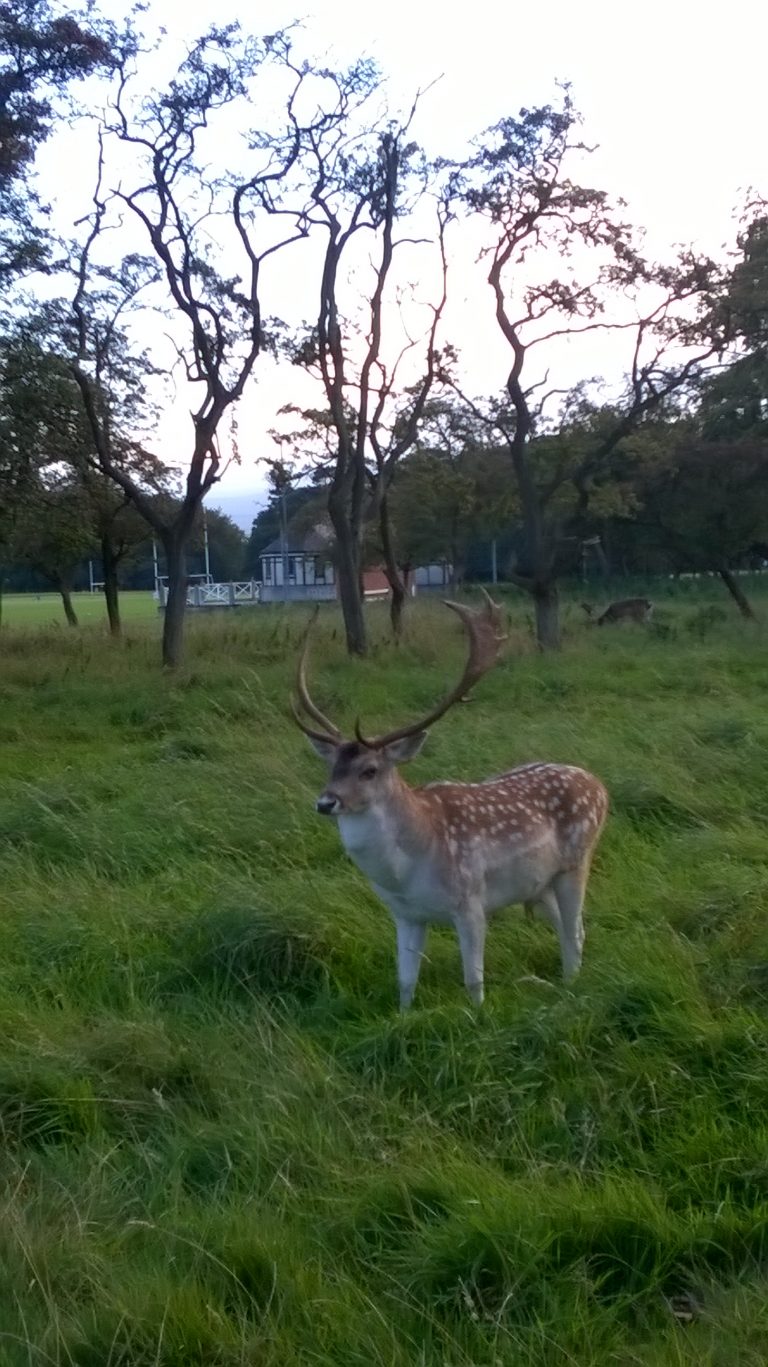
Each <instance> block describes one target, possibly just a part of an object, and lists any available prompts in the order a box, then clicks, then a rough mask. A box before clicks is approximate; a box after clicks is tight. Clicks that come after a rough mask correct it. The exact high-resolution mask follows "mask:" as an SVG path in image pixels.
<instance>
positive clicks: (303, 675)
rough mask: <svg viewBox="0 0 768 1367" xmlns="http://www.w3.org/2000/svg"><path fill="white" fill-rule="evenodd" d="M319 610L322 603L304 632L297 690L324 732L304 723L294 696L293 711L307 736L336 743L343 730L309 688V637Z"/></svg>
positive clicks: (317, 607)
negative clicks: (314, 701) (321, 706)
mask: <svg viewBox="0 0 768 1367" xmlns="http://www.w3.org/2000/svg"><path fill="white" fill-rule="evenodd" d="M319 611H320V605H319V604H318V605H317V606H316V607H315V610H314V612H313V613H312V616H311V617H310V619H309V622H308V623H307V629H306V631H305V632H304V642H303V645H302V650H301V655H300V656H299V664H298V668H297V670H296V692H297V693H298V695H299V702H300V703H301V706H302V707H303V709H304V711H305V712H306V714H307V716H308V717H311V718H312V720H313V721H316V722H317V724H318V726H321V727H322V728H323V731H322V734H321V733H320V732H318V731H312V730H310V729H309V728H308V727H307V726H306V725H305V724H304V722H303V721H302V719H301V713H300V712H299V709H298V708H297V706H296V703H295V701H294V699H293V698H291V710H292V712H293V715H294V717H295V718H296V721H297V722H298V724H299V726H300V727H301V729H302V731H303V732H304V734H305V735H306V736H311V737H312V739H313V740H329V741H333V742H334V743H338V742H339V741H340V740H341V739H342V735H341V731H340V730H339V728H338V726H334V724H333V722H332V721H329V719H328V717H326V716H325V714H324V713H323V712H321V711H320V708H319V707H316V706H315V704H314V703H313V701H312V699H311V697H310V696H309V689H308V687H307V656H308V654H309V638H310V635H311V632H312V628H313V626H314V625H315V622H316V621H317V616H318V613H319Z"/></svg>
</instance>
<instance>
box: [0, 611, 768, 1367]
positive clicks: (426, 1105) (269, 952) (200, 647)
mask: <svg viewBox="0 0 768 1367" xmlns="http://www.w3.org/2000/svg"><path fill="white" fill-rule="evenodd" d="M512 601H513V600H510V602H512ZM27 607H29V609H30V611H32V610H33V609H32V605H31V604H29V605H22V607H21V608H19V610H18V615H15V614H16V613H17V609H16V606H15V605H14V604H13V602H11V601H9V603H8V604H7V610H6V621H7V623H9V625H8V627H7V628H6V627H4V628H3V631H2V634H0V700H1V702H2V706H1V708H0V769H1V772H2V782H1V783H0V888H1V889H2V891H1V892H0V899H1V902H2V917H0V1023H1V1025H2V1034H3V1041H4V1042H3V1048H2V1052H1V1053H0V1133H1V1134H2V1148H1V1149H0V1164H1V1165H2V1191H3V1196H2V1220H1V1221H0V1266H1V1271H0V1365H1V1367H6V1364H7V1365H8V1367H37V1364H57V1367H118V1365H119V1367H198V1365H199V1367H257V1365H258V1367H289V1365H290V1364H294V1363H296V1364H329V1367H330V1364H333V1365H334V1367H337V1365H338V1367H419V1365H421V1367H512V1365H513V1364H514V1365H516V1364H530V1365H531V1367H542V1365H543V1367H547V1365H548V1364H574V1365H575V1367H590V1365H591V1364H619V1367H630V1364H638V1365H640V1364H641V1365H642V1367H662V1364H663V1365H664V1367H667V1364H675V1367H678V1365H680V1367H682V1365H683V1364H685V1365H686V1367H735V1365H736V1364H738V1365H739V1367H746V1365H748V1364H753V1365H754V1367H758V1364H760V1367H763V1364H764V1363H765V1362H766V1360H768V1263H766V1257H767V1256H768V1029H767V1025H768V1014H767V1013H768V841H767V840H766V820H767V819H768V765H766V753H767V750H768V706H767V704H768V668H767V664H768V638H767V637H766V633H765V631H764V630H763V629H762V628H761V627H759V626H757V627H750V626H748V625H745V624H743V623H741V622H740V621H739V620H738V619H737V618H736V616H735V615H734V613H733V611H732V609H731V607H730V605H729V604H728V603H727V602H726V601H725V600H723V599H720V598H719V596H718V594H717V589H716V588H714V587H711V586H709V587H708V586H704V587H702V588H700V589H697V590H696V591H695V593H694V592H693V591H692V592H690V593H689V592H687V591H686V592H685V593H684V594H681V595H680V596H674V595H671V596H670V597H669V598H668V599H665V600H664V602H663V603H662V605H661V606H660V608H659V612H658V620H657V622H656V624H655V625H654V626H653V627H652V629H651V630H650V631H647V632H646V631H644V630H642V629H637V628H632V627H629V628H626V629H618V630H613V631H609V630H606V631H596V630H593V629H589V628H587V627H585V626H584V625H583V623H582V622H581V621H580V620H579V614H578V609H577V607H576V606H575V605H574V606H572V607H570V608H569V609H568V610H567V613H566V625H567V628H568V634H567V639H566V644H565V649H564V651H563V653H562V655H561V656H560V657H559V658H556V659H554V658H553V659H544V658H539V657H537V656H536V654H535V653H533V652H532V651H531V650H530V647H529V646H528V644H527V639H526V633H525V631H524V622H523V610H522V609H521V608H520V607H519V606H518V605H517V603H516V602H515V603H514V614H515V623H516V625H515V629H514V630H513V633H512V640H511V651H510V655H509V657H508V659H507V660H506V662H505V663H504V664H503V666H502V667H500V668H499V669H498V670H497V671H496V672H495V674H493V675H492V676H490V677H489V678H488V679H486V680H485V681H484V682H483V684H482V685H481V686H480V687H479V688H478V689H477V692H476V696H475V701H474V702H473V704H472V705H471V706H468V707H463V708H459V709H457V710H456V711H455V713H453V714H452V715H450V716H449V717H447V718H445V719H444V720H443V721H442V722H441V723H440V724H439V725H438V726H436V727H435V729H434V732H433V733H432V737H431V739H430V742H429V743H428V745H427V746H426V747H425V750H424V752H423V754H422V755H421V756H420V757H419V759H418V760H417V761H416V762H415V763H414V764H413V765H412V766H411V769H410V773H409V777H410V778H412V779H413V780H414V781H417V782H418V781H427V780H429V779H431V778H438V777H448V776H456V777H468V778H469V777H475V778H479V777H483V776H487V775H489V774H491V773H493V772H495V771H499V770H501V769H504V768H507V767H509V766H511V765H512V764H514V763H516V762H521V761H523V760H526V759H533V758H537V757H538V758H551V759H558V760H563V761H574V762H577V763H581V764H584V765H586V766H588V767H590V768H592V769H594V771H595V772H596V773H597V774H599V775H600V776H601V777H602V778H603V779H604V781H605V782H606V783H607V785H608V787H609V789H610V792H611V795H612V801H613V814H612V817H611V819H610V822H609V825H608V827H607V830H606V834H605V836H604V839H603V842H602V845H601V847H600V851H599V855H598V858H597V860H596V863H595V868H594V872H593V877H592V881H591V885H590V895H589V899H588V906H587V944H586V950H585V964H584V969H583V972H582V975H581V977H580V978H579V979H578V980H577V983H576V984H575V986H574V987H573V988H572V989H567V988H565V987H563V985H562V984H561V983H560V981H559V954H558V950H557V945H556V942H555V938H554V936H553V935H552V933H551V931H550V930H549V929H548V928H547V927H545V926H542V925H540V924H534V925H531V924H529V923H528V922H527V921H526V920H525V919H524V918H523V917H522V915H521V914H520V912H519V910H513V911H511V912H510V913H508V914H507V915H506V916H505V917H503V918H502V919H501V920H500V921H499V922H497V923H496V924H495V925H494V926H493V927H492V929H491V932H490V935H489V944H488V956H487V977H488V1004H487V1006H486V1007H485V1008H484V1009H483V1010H482V1012H480V1013H473V1012H472V1011H471V1010H470V1009H469V1008H468V1006H467V1003H466V1001H465V996H464V991H463V988H462V985H461V973H460V965H459V955H458V949H457V946H456V944H455V942H454V940H453V938H452V936H450V935H448V934H447V933H437V932H433V933H432V937H431V939H430V958H429V962H428V964H427V965H426V967H425V971H424V974H423V979H422V982H421V984H420V988H419V992H418V995H417V1001H416V1006H415V1008H414V1009H413V1011H412V1012H411V1013H410V1014H409V1015H407V1016H405V1017H400V1016H399V1015H398V1013H397V1010H396V999H397V993H396V983H395V963H394V936H393V931H392V929H391V927H390V923H389V920H388V917H387V914H386V913H385V911H384V910H383V908H381V907H380V906H379V904H378V903H377V902H376V900H375V898H374V897H373V895H372V894H371V893H370V892H369V890H368V888H367V886H366V884H365V883H364V882H363V880H362V879H361V878H360V877H359V876H358V875H357V873H356V872H355V870H354V869H353V868H352V867H351V866H350V865H349V864H348V863H347V861H346V859H345V857H344V855H343V853H342V850H341V847H340V844H339V841H338V837H337V833H336V831H335V830H334V828H333V825H332V823H330V822H327V821H323V820H322V819H320V818H318V817H317V816H316V815H315V813H314V810H313V802H314V797H315V795H316V793H317V792H318V791H319V789H320V787H321V786H322V783H323V778H324V775H323V769H322V766H321V764H320V762H319V761H318V760H317V759H316V757H314V756H313V754H312V753H311V752H310V749H309V747H308V746H307V744H306V742H305V740H304V739H303V738H302V737H301V736H300V734H299V733H298V731H297V730H296V728H295V727H294V726H293V724H292V723H291V721H290V720H289V719H288V718H287V716H286V707H285V702H286V695H287V690H288V688H289V684H290V680H291V675H292V670H293V665H294V659H295V650H296V641H297V639H298V635H299V631H300V629H301V626H302V625H303V622H304V621H305V619H306V615H305V613H303V612H298V611H296V612H294V613H293V614H291V613H283V612H280V611H275V612H272V611H268V610H265V611H263V612H262V611H254V612H253V613H250V614H247V615H246V614H245V613H242V614H237V615H233V616H232V617H229V616H226V617H225V616H222V617H218V618H216V619H215V620H206V621H200V622H194V623H193V624H192V625H191V630H190V642H189V660H188V665H187V667H186V669H185V670H184V671H183V673H182V674H181V675H180V677H178V678H177V679H175V680H171V679H169V678H167V677H164V676H163V675H162V674H161V672H160V670H159V667H158V663H157V655H158V641H157V625H156V622H155V624H154V626H153V627H152V628H150V627H149V626H142V625H141V624H140V623H138V622H137V624H136V625H134V626H132V627H130V629H129V632H128V635H127V638H126V639H125V641H123V642H120V643H113V642H110V641H109V640H107V639H106V637H105V635H104V632H103V628H102V627H101V625H98V626H97V625H93V626H85V627H84V628H83V629H82V630H81V631H70V630H64V629H62V628H61V627H59V626H56V627H51V628H48V627H46V626H45V623H46V622H47V621H49V620H50V618H46V617H45V616H44V615H43V616H42V617H40V618H37V619H35V618H32V617H30V616H27V615H26V609H27ZM762 607H763V612H764V614H765V615H766V616H768V600H763V604H762ZM125 615H126V619H127V618H128V616H129V613H128V611H126V614H125ZM151 616H152V614H151V613H150V614H149V617H150V618H151ZM371 617H372V621H373V622H374V623H375V633H376V634H377V644H376V647H375V649H374V651H373V654H372V657H371V658H370V659H369V660H367V661H365V662H362V663H361V662H349V661H348V660H346V659H345V657H344V655H343V651H342V644H341V640H340V639H339V635H338V621H337V618H336V616H335V614H334V613H333V612H328V613H327V614H326V615H325V616H324V618H323V623H324V626H323V627H322V630H321V638H320V640H319V641H318V647H317V650H316V651H315V657H314V664H313V670H314V674H313V677H314V678H315V679H316V681H317V684H316V693H317V695H318V701H322V703H323V705H324V706H325V707H327V709H328V710H330V711H331V712H333V713H334V714H339V715H340V716H342V717H344V718H345V719H346V720H347V722H351V721H352V720H353V719H354V717H355V715H356V713H357V711H358V710H359V711H360V714H361V717H362V719H363V723H364V724H365V722H369V723H373V724H374V725H378V724H383V723H385V722H387V721H393V722H394V721H395V720H396V719H399V718H403V719H405V718H407V717H408V716H410V715H413V714H414V713H415V712H417V711H419V710H421V709H423V708H426V707H427V705H428V704H429V703H430V702H431V701H432V700H433V699H434V698H435V696H436V695H437V694H439V693H440V692H441V690H442V689H443V688H444V687H445V685H446V683H447V682H448V681H449V679H450V678H451V677H452V675H453V673H454V671H455V670H456V669H457V667H458V665H459V661H460V652H461V638H460V634H459V632H458V630H457V626H456V623H455V621H454V620H453V619H452V618H450V616H449V614H448V613H447V612H446V611H445V610H443V609H441V608H439V607H438V606H437V605H433V604H417V607H416V610H415V612H414V616H413V619H412V623H411V627H410V635H409V640H408V642H407V643H406V644H405V645H404V646H403V647H402V648H401V649H400V650H399V651H394V650H392V649H391V648H389V647H388V646H386V645H385V644H384V642H383V636H382V639H381V640H379V635H381V634H383V623H384V614H381V613H379V614H376V613H375V612H374V611H372V614H371ZM14 621H16V622H18V623H23V622H25V621H26V622H27V623H28V624H31V625H28V626H26V627H22V626H21V625H19V626H14ZM35 623H37V626H36V625H35ZM526 974H529V975H530V974H536V975H538V976H539V977H542V978H546V979H549V980H550V981H551V984H552V985H551V986H547V985H537V984H531V983H527V984H526V983H521V982H520V981H519V979H520V978H521V977H522V976H523V975H526ZM680 1298H681V1299H680ZM691 1316H692V1318H690V1317H691Z"/></svg>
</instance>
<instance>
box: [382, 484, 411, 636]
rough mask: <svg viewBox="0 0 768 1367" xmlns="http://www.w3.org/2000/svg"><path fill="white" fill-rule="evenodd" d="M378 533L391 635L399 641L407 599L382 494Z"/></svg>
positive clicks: (385, 500)
mask: <svg viewBox="0 0 768 1367" xmlns="http://www.w3.org/2000/svg"><path fill="white" fill-rule="evenodd" d="M379 531H380V534H381V545H382V549H383V551H384V573H385V574H386V576H387V583H388V584H389V590H390V594H391V597H390V600H389V620H390V622H391V623H392V634H393V636H394V638H395V640H396V641H399V640H400V637H401V636H402V633H403V611H404V609H405V603H406V598H407V589H406V584H405V579H404V578H403V575H402V573H401V571H400V566H399V565H398V563H397V555H396V553H395V543H394V537H393V535H392V524H391V522H390V519H389V504H388V502H387V496H386V494H382V496H381V500H380V502H379Z"/></svg>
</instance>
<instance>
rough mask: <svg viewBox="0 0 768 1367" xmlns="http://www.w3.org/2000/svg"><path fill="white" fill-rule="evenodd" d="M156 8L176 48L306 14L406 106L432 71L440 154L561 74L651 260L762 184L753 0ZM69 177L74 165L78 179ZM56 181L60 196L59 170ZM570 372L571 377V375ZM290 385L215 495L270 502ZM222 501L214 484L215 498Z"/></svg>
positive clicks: (496, 352)
mask: <svg viewBox="0 0 768 1367" xmlns="http://www.w3.org/2000/svg"><path fill="white" fill-rule="evenodd" d="M106 8H108V10H109V12H111V13H113V14H119V13H120V12H121V10H122V6H121V5H120V4H118V3H117V0H108V3H107V6H106ZM149 12H150V17H151V18H152V19H154V20H155V21H156V22H157V23H161V24H163V25H165V27H166V28H167V29H168V32H169V40H171V41H173V40H182V39H184V38H185V37H191V36H193V35H194V33H196V32H197V31H199V30H201V29H203V28H205V27H206V25H207V24H209V23H210V22H212V20H214V19H215V20H217V21H224V20H227V19H229V18H237V19H239V20H240V21H241V23H242V24H243V26H244V27H247V26H249V25H250V26H251V27H253V28H254V29H256V31H258V32H268V31H270V29H273V28H276V27H279V26H281V25H284V24H286V23H288V22H290V21H291V20H292V19H295V18H299V19H302V20H303V22H304V26H305V33H306V37H305V39H304V40H303V41H302V47H303V48H306V49H309V50H310V51H313V52H315V53H317V54H318V56H326V55H327V56H332V57H335V58H336V59H337V60H340V61H345V60H346V61H349V60H352V59H354V58H355V57H357V56H360V55H362V54H368V55H371V56H373V57H375V58H377V59H378V61H379V63H380V64H381V66H382V68H383V69H384V72H385V73H387V74H388V76H389V78H390V83H391V87H392V94H393V97H394V99H395V100H397V99H401V100H402V101H403V102H405V101H406V100H410V98H411V97H412V95H413V92H414V90H415V89H416V88H418V87H420V86H421V87H423V86H425V85H427V84H428V83H429V82H430V81H433V80H434V79H435V78H436V77H440V78H441V79H440V80H439V82H438V83H437V85H436V86H435V87H434V89H433V90H431V92H430V93H429V96H428V98H427V99H426V100H425V101H424V104H423V106H422V111H421V114H420V116H419V120H420V121H419V124H418V126H417V127H416V129H415V132H416V134H417V136H419V137H420V139H421V140H422V141H423V142H425V143H426V144H428V145H429V146H430V150H432V151H435V150H436V149H437V148H438V147H439V149H440V150H441V151H443V152H444V153H446V154H449V153H451V152H452V151H456V152H459V151H460V150H461V148H462V145H463V144H464V141H465V139H466V138H467V136H468V135H469V134H471V133H472V132H475V131H479V130H482V129H483V128H484V127H486V126H487V125H488V124H491V123H493V122H494V121H495V120H496V119H498V118H499V117H500V116H502V115H504V114H516V113H517V112H518V110H519V109H520V107H521V106H522V105H526V104H527V105H530V104H539V103H545V102H546V101H548V100H550V99H552V98H553V97H554V95H555V93H556V92H555V82H556V81H557V80H567V81H570V82H571V83H572V86H573V95H574V100H575V103H576V105H577V107H578V108H579V109H580V111H581V112H582V114H583V116H584V137H585V140H586V141H588V142H590V143H595V144H598V150H597V151H596V153H595V154H594V156H593V157H592V158H591V159H590V171H589V176H590V180H591V183H592V184H594V185H596V186H599V187H600V188H603V189H606V190H608V191H609V193H610V194H611V195H613V196H622V197H623V198H624V199H626V200H627V201H628V206H629V207H628V217H629V218H630V220H631V221H633V222H636V223H638V224H641V225H643V226H644V227H645V228H646V229H647V231H648V234H649V247H650V249H651V250H652V251H654V252H656V253H664V251H665V250H668V249H669V248H670V247H671V245H672V244H674V243H678V242H683V243H689V242H690V243H695V244H697V245H698V246H700V247H702V248H703V249H706V250H707V251H710V252H712V253H717V252H719V251H720V250H722V248H723V246H724V245H725V244H726V243H732V240H733V235H734V222H733V211H734V209H735V208H736V207H737V206H738V205H739V204H740V202H741V201H742V200H743V197H744V192H745V191H746V189H747V188H748V187H750V186H754V187H757V188H759V189H762V190H763V191H766V190H768V153H767V152H766V145H767V144H766V136H765V131H766V117H765V88H766V75H765V63H766V50H767V46H766V40H768V6H766V5H765V4H763V3H762V2H761V0H752V2H751V3H747V2H746V0H731V2H730V3H729V4H728V5H718V6H717V7H715V6H714V5H711V6H708V5H706V4H702V3H693V0H645V3H644V4H643V5H635V6H629V5H619V4H616V3H615V0H613V2H611V3H609V2H608V0H580V3H576V0H548V3H546V2H545V3H541V0H539V3H531V4H529V5H527V6H523V5H514V4H502V3H500V0H471V3H470V4H467V5H461V6H460V5H448V4H446V3H445V0H441V3H437V0H408V3H406V2H405V0H386V2H385V3H381V4H376V5H375V6H374V5H366V4H364V3H360V0H356V2H355V0H315V3H312V0H308V3H306V4H305V6H304V7H303V9H302V8H300V7H299V6H298V5H297V6H294V5H293V4H291V3H290V2H289V0H260V3H258V4H253V3H249V0H216V4H215V5H213V4H211V3H210V0H185V3H184V5H183V6H181V5H178V4H177V3H176V2H175V0H170V3H169V0H155V3H152V4H150V7H149ZM55 157H56V153H55V149H54V147H53V145H52V144H49V147H48V149H46V153H45V157H44V158H43V161H42V168H41V169H42V171H43V173H44V176H45V181H46V182H47V183H49V184H50V183H52V179H51V178H53V182H55V181H56V180H57V179H59V178H60V176H61V164H60V162H59V163H56V160H55ZM46 158H47V161H46ZM74 171H75V168H74V166H73V165H72V164H70V167H69V174H68V182H70V183H71V184H72V185H75V184H76V182H77V176H76V175H75V174H74ZM59 187H60V191H61V194H62V197H63V196H64V184H63V182H62V181H61V180H60V179H59ZM71 193H72V194H73V195H74V194H75V190H74V189H72V191H71ZM66 202H67V204H69V203H70V200H67V201H66ZM71 202H72V203H73V207H74V200H72V201H71ZM81 211H82V210H81ZM453 284H454V288H455V289H456V290H457V293H458V294H459V295H461V293H462V285H465V288H464V294H465V295H466V294H467V292H468V291H467V289H466V282H464V281H462V280H454V282H453ZM486 288H487V287H486ZM472 293H473V299H474V302H473V303H472V305H471V307H472V309H473V310H474V316H473V317H472V319H471V321H470V331H469V335H468V337H465V338H463V339H462V340H463V343H464V346H465V348H466V347H467V344H469V348H470V351H471V360H472V361H473V362H474V367H475V370H477V367H478V365H479V364H480V363H481V362H482V364H483V365H484V366H485V368H486V373H487V383H486V386H485V387H486V389H487V390H488V391H491V390H498V389H499V388H500V387H501V385H502V384H503V381H504V374H505V371H504V360H505V356H504V352H503V350H502V349H501V348H500V346H499V340H498V337H497V336H496V331H495V327H494V323H493V319H492V316H491V310H490V300H489V299H485V298H483V297H482V295H480V297H479V298H478V292H472ZM600 346H601V347H602V350H599V349H598V351H596V352H593V353H592V355H590V357H589V363H588V365H587V366H586V367H585V371H586V373H587V374H591V373H594V364H595V360H597V361H598V362H599V364H600V369H601V370H602V371H603V372H604V373H608V377H609V378H612V377H611V376H610V374H609V372H610V370H611V367H614V376H613V378H616V376H617V374H618V373H619V372H620V371H621V370H622V369H623V365H622V362H621V358H620V357H619V356H618V355H617V354H616V350H615V347H614V345H613V343H612V342H610V341H606V340H604V341H602V342H601V343H600ZM295 374H296V372H295V371H294V372H293V375H294V376H295ZM576 378H578V375H574V374H572V375H569V376H568V382H572V381H573V380H574V379H576ZM267 379H268V382H267ZM288 393H289V391H288V390H287V389H286V388H285V385H284V384H283V383H280V382H276V381H275V378H274V377H265V378H263V379H262V381H261V383H260V384H258V385H257V386H256V387H255V388H254V390H253V392H252V394H251V396H250V398H249V399H248V401H247V402H246V403H244V405H243V407H242V410H241V413H240V418H239V421H240V438H241V444H242V446H243V454H244V461H243V464H242V466H240V467H239V468H237V467H235V468H233V469H231V470H230V471H229V472H228V474H227V475H226V477H225V479H224V481H223V482H222V485H220V486H219V489H220V492H221V494H222V495H230V496H232V495H237V496H240V497H243V498H244V499H246V498H247V499H248V500H250V499H251V498H253V500H254V511H255V505H256V503H259V502H261V501H263V488H264V480H263V474H262V473H261V471H259V470H258V469H257V468H256V466H255V463H254V459H253V457H254V456H255V455H257V454H270V452H269V450H268V448H269V447H270V446H271V443H270V442H269V439H268V438H267V437H266V436H265V432H266V430H267V429H268V428H269V427H270V426H271V425H272V423H273V420H274V411H275V408H276V407H277V405H278V404H279V403H280V402H284V401H285V398H286V395H287V394H288ZM188 422H189V419H188V417H187V416H186V413H185V412H184V411H180V412H171V413H169V414H168V415H167V416H166V420H165V422H164V424H163V428H162V433H161V438H162V440H163V441H165V442H166V444H170V445H175V443H176V441H177V440H178V439H179V438H180V434H183V432H184V430H185V427H184V424H185V423H188ZM246 450H247V454H246ZM217 501H218V499H217V497H216V492H215V491H214V493H213V494H212V496H211V498H210V502H211V503H214V504H215V503H216V502H217ZM239 520H242V518H241V519H239Z"/></svg>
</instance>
